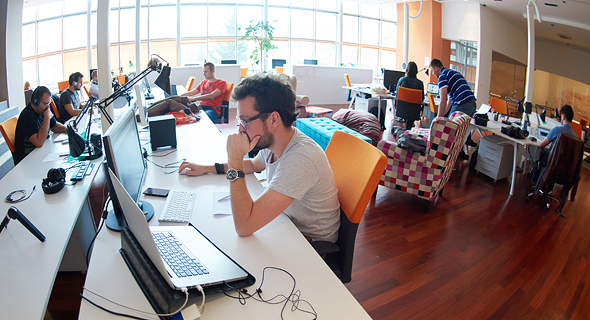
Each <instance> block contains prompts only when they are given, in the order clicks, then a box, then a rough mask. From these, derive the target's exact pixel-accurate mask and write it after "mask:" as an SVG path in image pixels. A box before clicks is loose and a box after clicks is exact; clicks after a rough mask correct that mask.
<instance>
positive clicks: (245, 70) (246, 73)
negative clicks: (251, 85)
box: [240, 68, 248, 78]
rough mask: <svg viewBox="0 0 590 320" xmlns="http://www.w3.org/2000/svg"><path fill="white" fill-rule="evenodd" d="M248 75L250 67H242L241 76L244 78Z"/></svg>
mask: <svg viewBox="0 0 590 320" xmlns="http://www.w3.org/2000/svg"><path fill="white" fill-rule="evenodd" d="M247 75H248V68H240V77H242V78H244V77H245V76H247Z"/></svg>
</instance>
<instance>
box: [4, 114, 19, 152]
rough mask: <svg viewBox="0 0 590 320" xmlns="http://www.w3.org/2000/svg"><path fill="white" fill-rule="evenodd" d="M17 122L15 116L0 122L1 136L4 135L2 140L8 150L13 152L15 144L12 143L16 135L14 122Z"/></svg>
mask: <svg viewBox="0 0 590 320" xmlns="http://www.w3.org/2000/svg"><path fill="white" fill-rule="evenodd" d="M17 122H18V118H17V117H12V118H10V119H8V120H6V121H4V122H2V123H1V124H0V131H1V132H2V136H3V137H4V141H6V145H7V146H8V149H10V152H14V150H15V149H16V146H15V145H14V143H15V142H14V140H15V135H16V123H17Z"/></svg>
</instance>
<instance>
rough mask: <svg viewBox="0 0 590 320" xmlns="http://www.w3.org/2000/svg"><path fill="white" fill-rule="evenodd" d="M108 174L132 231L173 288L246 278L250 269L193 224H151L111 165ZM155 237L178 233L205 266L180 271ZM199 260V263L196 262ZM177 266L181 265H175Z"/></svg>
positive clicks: (188, 250) (190, 253)
mask: <svg viewBox="0 0 590 320" xmlns="http://www.w3.org/2000/svg"><path fill="white" fill-rule="evenodd" d="M109 175H110V176H111V181H112V182H113V187H114V189H115V190H114V192H115V194H116V195H117V198H118V199H119V203H120V205H121V209H122V211H123V215H124V216H125V220H126V221H127V225H128V226H129V229H131V232H132V233H133V235H134V236H135V238H136V239H137V241H138V242H139V244H140V245H141V247H142V248H143V250H144V251H145V252H146V254H147V255H148V257H149V258H150V260H151V261H152V263H153V264H154V265H155V266H156V268H157V269H158V271H159V272H160V274H161V275H162V277H163V278H164V279H165V280H166V282H167V283H168V284H169V285H170V286H171V287H172V288H182V287H186V288H194V287H196V286H197V285H201V286H203V287H204V286H210V285H215V284H219V283H223V282H231V281H236V280H242V279H245V278H246V277H247V276H248V273H247V272H246V271H245V270H243V269H242V268H241V267H240V266H239V265H237V264H236V263H235V262H234V261H233V260H231V259H230V258H229V257H228V256H226V255H225V254H224V253H223V252H222V251H221V250H220V249H218V248H217V247H216V246H215V245H213V243H211V242H210V241H209V239H207V238H205V236H203V235H202V234H201V233H200V232H199V231H198V230H197V229H195V228H194V227H192V226H151V227H150V226H149V225H148V223H147V221H146V219H145V216H144V214H143V212H142V211H141V209H140V208H139V207H138V206H137V203H135V201H133V199H131V196H129V194H128V193H127V191H126V190H125V188H123V185H121V182H119V180H118V179H117V177H116V176H115V174H114V173H113V172H112V171H111V170H110V169H109ZM153 235H154V236H155V237H156V239H160V238H162V236H164V237H168V236H170V235H172V236H174V237H176V239H177V243H178V244H179V245H180V248H181V249H183V250H184V251H185V252H186V253H187V254H188V256H189V257H190V260H191V262H192V263H196V264H200V266H202V267H203V268H202V270H203V269H204V270H206V272H204V271H201V272H200V274H197V275H190V276H186V274H185V275H178V271H176V272H175V268H177V267H175V266H173V265H172V264H169V263H167V262H165V261H164V259H163V258H162V256H161V255H160V252H159V251H158V247H156V243H155V242H154V236H153ZM196 261H198V263H197V262H196ZM176 270H178V269H176Z"/></svg>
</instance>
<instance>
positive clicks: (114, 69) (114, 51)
mask: <svg viewBox="0 0 590 320" xmlns="http://www.w3.org/2000/svg"><path fill="white" fill-rule="evenodd" d="M111 74H112V76H113V77H114V76H117V75H118V74H119V46H118V45H116V44H111Z"/></svg>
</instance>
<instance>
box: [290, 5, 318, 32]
mask: <svg viewBox="0 0 590 320" xmlns="http://www.w3.org/2000/svg"><path fill="white" fill-rule="evenodd" d="M291 38H298V39H301V38H304V39H313V11H312V10H299V9H291Z"/></svg>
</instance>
